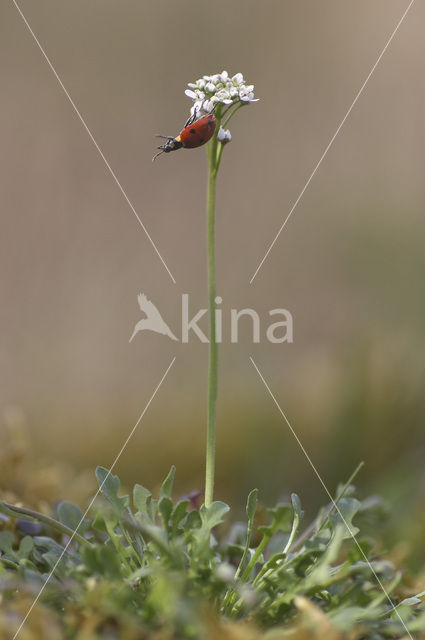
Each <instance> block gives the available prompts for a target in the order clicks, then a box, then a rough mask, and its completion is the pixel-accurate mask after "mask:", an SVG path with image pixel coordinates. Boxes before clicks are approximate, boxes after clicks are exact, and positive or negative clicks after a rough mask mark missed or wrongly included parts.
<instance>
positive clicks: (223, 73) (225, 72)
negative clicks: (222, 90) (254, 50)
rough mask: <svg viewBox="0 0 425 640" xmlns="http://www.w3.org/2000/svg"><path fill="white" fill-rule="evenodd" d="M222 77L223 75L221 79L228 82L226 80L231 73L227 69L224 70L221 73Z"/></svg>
mask: <svg viewBox="0 0 425 640" xmlns="http://www.w3.org/2000/svg"><path fill="white" fill-rule="evenodd" d="M220 77H221V79H222V80H223V81H224V82H226V80H227V79H228V77H229V74H228V73H227V71H222V72H221V73H220Z"/></svg>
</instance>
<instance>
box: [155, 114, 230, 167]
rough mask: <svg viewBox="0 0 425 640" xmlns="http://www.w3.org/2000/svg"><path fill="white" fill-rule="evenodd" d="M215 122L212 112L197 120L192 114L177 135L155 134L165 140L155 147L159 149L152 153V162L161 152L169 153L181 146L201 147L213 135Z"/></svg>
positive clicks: (186, 147) (185, 147) (188, 147)
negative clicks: (154, 153)
mask: <svg viewBox="0 0 425 640" xmlns="http://www.w3.org/2000/svg"><path fill="white" fill-rule="evenodd" d="M216 124H217V123H216V119H215V117H214V115H213V114H210V115H209V116H204V117H203V118H200V119H199V120H194V116H192V117H190V118H189V120H188V121H187V122H186V124H185V126H184V127H183V129H182V130H181V131H180V133H179V135H178V136H177V137H175V138H173V136H157V137H158V138H165V139H166V140H167V142H166V143H165V144H162V145H160V146H159V147H157V149H160V151H159V152H158V153H157V154H156V155H154V157H153V158H152V162H153V161H154V160H155V158H156V157H157V156H159V155H160V154H161V153H170V151H177V149H181V148H182V147H183V148H184V149H195V148H196V147H201V146H202V145H203V144H205V143H206V142H208V140H210V139H211V138H212V137H213V135H214V131H215V127H216Z"/></svg>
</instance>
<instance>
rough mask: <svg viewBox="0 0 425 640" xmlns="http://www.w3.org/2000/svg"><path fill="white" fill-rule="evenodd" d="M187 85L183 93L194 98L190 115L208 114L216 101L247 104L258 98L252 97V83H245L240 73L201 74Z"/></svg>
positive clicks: (228, 103)
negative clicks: (231, 74)
mask: <svg viewBox="0 0 425 640" xmlns="http://www.w3.org/2000/svg"><path fill="white" fill-rule="evenodd" d="M188 86H189V87H190V89H186V91H185V94H186V95H187V96H188V97H189V98H191V99H192V100H194V105H193V106H192V108H191V110H190V112H191V114H192V115H194V114H196V115H201V114H203V113H204V114H209V113H211V112H212V111H213V109H214V108H215V107H216V105H217V104H218V103H221V104H227V105H230V104H236V103H237V102H242V103H245V104H248V103H249V102H257V100H258V99H256V98H254V85H253V84H249V85H246V84H245V80H244V77H243V75H242V74H241V73H237V74H236V75H234V76H232V77H230V76H229V74H228V73H227V71H223V72H222V73H217V74H215V75H214V76H203V77H202V78H200V79H199V80H197V81H196V82H189V84H188ZM228 141H229V140H227V142H228Z"/></svg>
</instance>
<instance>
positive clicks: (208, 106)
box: [202, 100, 215, 114]
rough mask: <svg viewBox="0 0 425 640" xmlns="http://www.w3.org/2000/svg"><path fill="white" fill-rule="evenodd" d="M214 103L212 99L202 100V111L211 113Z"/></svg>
mask: <svg viewBox="0 0 425 640" xmlns="http://www.w3.org/2000/svg"><path fill="white" fill-rule="evenodd" d="M214 107H215V103H214V102H213V101H212V100H204V102H203V104H202V111H204V112H205V113H207V114H208V113H211V112H212V111H213V110H214Z"/></svg>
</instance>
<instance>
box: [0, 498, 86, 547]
mask: <svg viewBox="0 0 425 640" xmlns="http://www.w3.org/2000/svg"><path fill="white" fill-rule="evenodd" d="M0 512H1V513H5V514H6V515H8V516H11V517H12V518H21V519H22V520H31V521H34V520H35V521H38V522H43V523H44V524H47V525H48V526H49V527H52V529H55V530H56V531H57V532H58V533H63V534H65V535H66V536H68V537H70V538H71V537H72V538H73V539H75V540H76V541H77V542H79V543H80V544H84V545H86V546H89V547H90V546H91V543H90V542H89V540H87V539H86V538H84V537H83V536H81V535H80V534H79V533H76V532H75V531H74V530H73V529H70V528H69V527H67V526H66V525H65V524H63V523H62V522H58V520H55V519H54V518H51V517H50V516H46V515H45V514H44V513H39V512H38V511H33V510H32V509H27V508H25V507H17V506H15V505H14V504H8V503H7V502H4V501H3V500H0Z"/></svg>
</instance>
